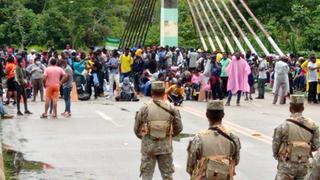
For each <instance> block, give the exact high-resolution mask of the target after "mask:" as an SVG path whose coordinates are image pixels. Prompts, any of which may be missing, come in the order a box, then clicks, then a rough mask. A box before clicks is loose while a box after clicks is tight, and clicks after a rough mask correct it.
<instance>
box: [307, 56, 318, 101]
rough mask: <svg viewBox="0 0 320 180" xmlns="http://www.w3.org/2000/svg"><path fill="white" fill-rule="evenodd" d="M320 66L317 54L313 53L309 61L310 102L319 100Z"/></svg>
mask: <svg viewBox="0 0 320 180" xmlns="http://www.w3.org/2000/svg"><path fill="white" fill-rule="evenodd" d="M319 68H320V67H319V66H318V65H317V63H316V56H315V55H314V54H312V55H311V56H310V60H309V63H308V71H309V81H308V83H309V92H308V102H309V103H311V102H313V103H314V104H318V101H317V85H318V70H319Z"/></svg>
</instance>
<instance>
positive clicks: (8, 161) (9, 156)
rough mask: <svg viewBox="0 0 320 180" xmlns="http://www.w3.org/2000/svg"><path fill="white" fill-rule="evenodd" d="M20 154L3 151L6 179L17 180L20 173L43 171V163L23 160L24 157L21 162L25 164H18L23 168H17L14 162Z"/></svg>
mask: <svg viewBox="0 0 320 180" xmlns="http://www.w3.org/2000/svg"><path fill="white" fill-rule="evenodd" d="M18 153H19V152H16V151H13V150H6V149H3V161H4V174H5V177H6V179H8V180H17V179H18V178H17V174H18V173H19V172H20V171H27V172H30V171H33V172H39V171H42V170H43V166H42V165H43V164H42V163H41V162H35V161H26V160H25V159H23V157H22V158H21V159H20V161H23V162H18V164H21V165H22V166H21V167H15V165H14V161H15V158H14V157H15V156H16V155H17V154H18Z"/></svg>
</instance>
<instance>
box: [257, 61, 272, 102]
mask: <svg viewBox="0 0 320 180" xmlns="http://www.w3.org/2000/svg"><path fill="white" fill-rule="evenodd" d="M266 58H269V57H266ZM267 69H268V63H267V60H266V59H265V58H263V59H259V67H258V71H259V73H258V91H259V95H258V97H256V99H264V92H265V85H266V81H267Z"/></svg>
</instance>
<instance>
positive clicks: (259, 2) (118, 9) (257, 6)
mask: <svg viewBox="0 0 320 180" xmlns="http://www.w3.org/2000/svg"><path fill="white" fill-rule="evenodd" d="M133 1H134V0H0V44H9V45H14V46H17V47H21V48H22V47H30V46H38V47H39V46H40V47H50V46H55V47H56V48H63V46H64V45H65V44H66V43H70V44H72V45H73V46H74V47H83V48H85V47H88V46H92V45H103V43H104V39H105V37H107V36H109V37H116V38H120V37H121V33H122V31H123V28H124V27H125V24H126V20H127V19H128V17H129V15H130V11H131V7H132V4H133ZM226 1H227V0H226ZM235 1H236V2H238V1H237V0H235ZM248 5H249V6H250V8H251V9H252V10H253V12H254V13H255V14H256V15H257V17H258V18H259V19H260V20H261V22H262V23H263V24H264V25H265V26H266V28H267V29H268V31H269V32H270V33H271V35H272V36H273V37H274V39H275V40H276V41H277V42H278V44H279V45H280V47H281V48H282V49H283V50H284V51H287V52H298V51H312V50H315V51H319V50H320V5H319V2H318V0H273V1H270V0H249V1H248ZM239 7H241V6H240V5H239ZM230 8H231V6H230ZM231 9H232V8H231ZM179 10H180V19H179V44H180V46H185V47H191V46H195V47H197V46H200V44H199V40H198V37H197V33H196V31H195V28H194V27H193V22H192V18H191V16H190V12H189V10H188V4H187V1H186V0H179ZM242 12H245V11H244V10H243V9H242ZM233 13H234V15H235V16H236V13H235V12H234V11H233ZM244 15H245V16H246V17H247V19H248V20H249V22H251V24H252V25H253V26H254V23H253V21H252V19H251V18H250V17H249V15H248V14H247V13H244ZM236 17H237V18H238V20H239V17H238V16H236ZM159 19H160V1H159V3H158V4H157V8H156V13H155V15H154V18H153V22H152V26H151V28H150V32H149V34H148V38H147V42H146V44H147V45H152V44H159V34H160V33H159V31H160V30H159ZM239 22H240V21H239ZM240 24H241V25H242V26H243V27H244V29H245V31H246V32H248V31H247V29H246V28H245V26H244V25H243V23H240ZM254 29H258V28H257V27H255V26H254ZM226 32H227V30H226ZM227 34H229V33H227ZM247 34H249V33H247ZM258 34H259V35H260V37H263V35H262V33H261V32H258ZM249 38H250V39H251V40H252V42H254V41H253V38H252V37H250V36H249ZM262 40H263V41H264V42H267V40H266V39H265V38H262ZM266 44H268V45H269V43H266ZM269 47H270V45H269Z"/></svg>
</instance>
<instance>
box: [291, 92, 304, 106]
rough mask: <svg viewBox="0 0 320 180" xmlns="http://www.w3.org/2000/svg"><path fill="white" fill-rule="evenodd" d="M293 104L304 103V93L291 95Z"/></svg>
mask: <svg viewBox="0 0 320 180" xmlns="http://www.w3.org/2000/svg"><path fill="white" fill-rule="evenodd" d="M290 103H291V104H303V103H304V95H296V94H295V95H291V96H290Z"/></svg>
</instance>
